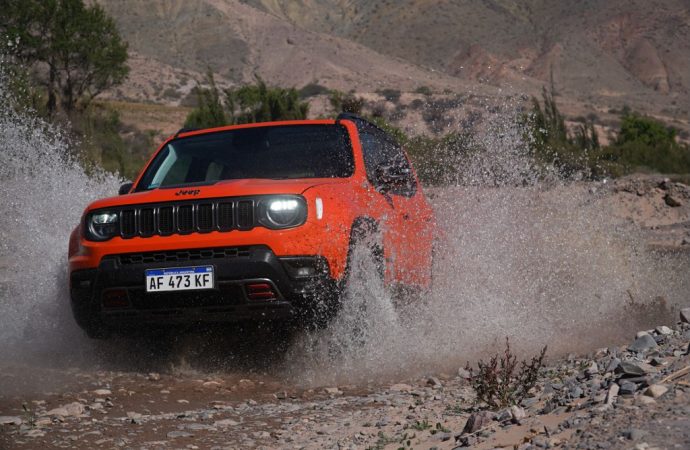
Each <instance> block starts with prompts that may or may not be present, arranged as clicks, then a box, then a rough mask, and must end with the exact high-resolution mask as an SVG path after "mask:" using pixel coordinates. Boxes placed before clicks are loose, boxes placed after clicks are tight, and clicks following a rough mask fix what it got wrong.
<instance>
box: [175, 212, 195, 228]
mask: <svg viewBox="0 0 690 450" xmlns="http://www.w3.org/2000/svg"><path fill="white" fill-rule="evenodd" d="M193 212H194V211H193V207H192V205H181V206H178V207H177V230H178V231H179V232H180V233H191V232H192V231H194V214H193Z"/></svg>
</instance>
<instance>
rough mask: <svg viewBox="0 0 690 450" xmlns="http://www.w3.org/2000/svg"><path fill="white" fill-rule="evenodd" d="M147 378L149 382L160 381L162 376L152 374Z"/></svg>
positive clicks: (155, 373)
mask: <svg viewBox="0 0 690 450" xmlns="http://www.w3.org/2000/svg"><path fill="white" fill-rule="evenodd" d="M147 378H148V380H149V381H160V379H161V375H160V374H159V373H157V372H150V373H149V374H148V377H147Z"/></svg>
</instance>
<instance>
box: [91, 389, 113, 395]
mask: <svg viewBox="0 0 690 450" xmlns="http://www.w3.org/2000/svg"><path fill="white" fill-rule="evenodd" d="M93 393H94V394H95V395H98V396H99V397H107V396H108V395H112V392H110V389H96V390H95V391H93Z"/></svg>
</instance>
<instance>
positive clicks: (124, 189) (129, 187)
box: [117, 181, 134, 195]
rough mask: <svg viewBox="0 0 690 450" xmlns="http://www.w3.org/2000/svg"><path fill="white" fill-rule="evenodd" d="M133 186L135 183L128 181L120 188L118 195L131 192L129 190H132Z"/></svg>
mask: <svg viewBox="0 0 690 450" xmlns="http://www.w3.org/2000/svg"><path fill="white" fill-rule="evenodd" d="M132 186H134V183H132V182H131V181H128V182H126V183H125V184H123V185H122V186H120V190H119V191H117V193H118V195H125V194H129V191H131V190H132Z"/></svg>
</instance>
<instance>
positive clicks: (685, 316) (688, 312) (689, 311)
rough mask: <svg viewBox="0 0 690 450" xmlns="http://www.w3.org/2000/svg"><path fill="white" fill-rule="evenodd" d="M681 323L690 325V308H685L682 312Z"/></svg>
mask: <svg viewBox="0 0 690 450" xmlns="http://www.w3.org/2000/svg"><path fill="white" fill-rule="evenodd" d="M680 321H681V322H684V323H690V308H683V309H681V310H680Z"/></svg>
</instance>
